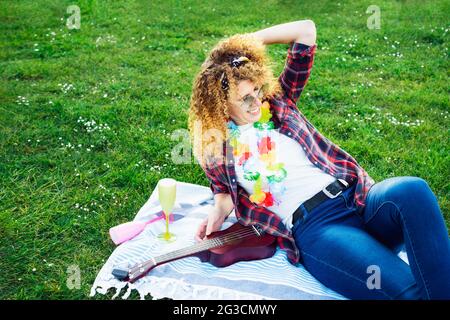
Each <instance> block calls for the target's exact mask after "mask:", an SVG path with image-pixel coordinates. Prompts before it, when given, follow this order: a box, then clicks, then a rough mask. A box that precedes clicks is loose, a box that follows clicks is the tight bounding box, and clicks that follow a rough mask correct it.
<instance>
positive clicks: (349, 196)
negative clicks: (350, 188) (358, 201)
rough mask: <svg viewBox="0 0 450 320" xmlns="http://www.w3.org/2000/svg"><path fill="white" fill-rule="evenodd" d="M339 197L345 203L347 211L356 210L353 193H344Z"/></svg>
mask: <svg viewBox="0 0 450 320" xmlns="http://www.w3.org/2000/svg"><path fill="white" fill-rule="evenodd" d="M339 197H340V198H341V200H342V201H343V203H344V205H345V206H346V208H347V209H349V210H351V209H355V200H354V196H353V193H351V192H343V193H341V194H340V195H339Z"/></svg>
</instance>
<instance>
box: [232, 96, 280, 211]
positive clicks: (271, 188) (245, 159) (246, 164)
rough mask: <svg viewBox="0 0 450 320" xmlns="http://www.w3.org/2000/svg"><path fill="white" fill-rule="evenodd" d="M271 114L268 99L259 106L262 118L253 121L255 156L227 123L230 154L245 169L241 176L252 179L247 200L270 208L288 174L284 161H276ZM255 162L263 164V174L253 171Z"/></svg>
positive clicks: (236, 128)
mask: <svg viewBox="0 0 450 320" xmlns="http://www.w3.org/2000/svg"><path fill="white" fill-rule="evenodd" d="M271 118H272V114H271V113H270V106H269V103H268V102H267V101H265V102H264V103H263V105H262V106H261V118H260V119H259V121H257V122H255V123H254V124H253V127H255V128H256V129H257V138H258V140H257V147H258V154H256V155H254V154H252V152H251V151H250V146H249V145H248V144H247V143H241V142H240V141H239V137H240V135H241V132H240V131H239V128H238V127H237V125H236V124H235V123H234V122H233V121H229V122H228V129H229V130H230V145H231V146H232V147H233V155H234V156H235V157H237V158H238V161H237V165H238V166H241V167H242V169H243V171H244V179H246V180H248V181H255V184H254V186H253V193H252V194H251V195H250V201H252V202H253V203H256V204H258V205H263V206H265V207H270V206H272V205H274V204H276V205H279V204H280V203H281V201H280V197H281V195H282V194H283V193H284V192H285V191H286V187H285V186H284V185H283V184H284V180H285V179H286V176H287V171H286V169H285V168H284V163H280V162H278V163H277V162H275V161H276V158H277V157H276V146H275V142H273V141H272V140H271V137H270V136H269V135H270V132H271V131H272V130H274V129H275V126H274V123H273V122H272V121H270V119H271ZM258 161H259V162H260V163H263V164H264V165H265V169H266V172H268V173H269V174H267V175H263V174H262V173H261V172H259V171H255V170H253V168H255V166H256V165H257V163H258ZM264 177H265V178H266V181H267V187H266V188H264V189H265V190H263V180H264Z"/></svg>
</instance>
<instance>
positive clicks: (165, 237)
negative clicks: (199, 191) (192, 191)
mask: <svg viewBox="0 0 450 320" xmlns="http://www.w3.org/2000/svg"><path fill="white" fill-rule="evenodd" d="M176 192H177V181H176V180H175V179H171V178H165V179H161V180H159V181H158V197H159V203H160V204H161V208H162V210H163V212H164V215H165V216H166V231H165V232H163V233H161V234H160V235H158V238H159V239H160V240H162V241H165V242H174V241H175V240H176V239H177V237H176V235H175V234H173V233H170V232H169V218H170V214H171V213H172V209H173V206H174V204H175V198H176Z"/></svg>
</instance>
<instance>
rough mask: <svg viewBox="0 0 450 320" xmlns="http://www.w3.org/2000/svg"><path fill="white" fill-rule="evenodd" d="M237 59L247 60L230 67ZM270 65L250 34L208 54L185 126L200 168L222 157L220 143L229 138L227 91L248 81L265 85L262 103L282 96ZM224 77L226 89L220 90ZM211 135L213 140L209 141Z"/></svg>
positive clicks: (224, 42)
mask: <svg viewBox="0 0 450 320" xmlns="http://www.w3.org/2000/svg"><path fill="white" fill-rule="evenodd" d="M240 56H245V57H247V58H248V59H249V60H250V61H249V62H247V63H245V64H243V65H242V66H239V67H233V66H232V65H231V64H230V61H231V60H232V59H233V58H234V57H240ZM272 66H273V65H272V63H271V61H270V60H269V58H268V56H267V55H266V46H265V45H264V43H263V42H262V41H261V40H260V39H259V38H257V37H255V36H253V35H251V34H236V35H233V36H231V37H229V38H226V39H223V40H220V41H219V42H218V43H217V45H216V46H214V48H213V49H212V50H211V51H210V53H209V55H208V57H207V58H206V60H205V61H204V62H203V64H202V65H201V70H200V72H199V73H198V74H197V76H196V77H195V80H194V83H193V89H192V95H191V99H190V109H189V123H188V125H189V132H190V137H191V142H192V145H193V152H194V156H195V158H196V159H197V160H198V162H199V163H200V165H201V166H202V167H204V166H206V165H207V164H208V163H209V162H210V161H214V162H215V161H217V160H218V159H217V156H218V155H219V157H223V152H222V150H223V149H222V146H223V141H224V139H227V138H228V136H227V121H228V120H229V114H228V108H229V101H228V98H229V92H230V90H233V92H236V91H235V90H237V86H238V83H239V81H243V80H249V81H251V82H252V83H253V84H255V86H262V85H264V84H266V85H267V89H266V91H265V92H264V96H263V98H262V100H263V101H264V100H268V99H270V98H273V97H275V96H276V95H279V94H280V93H281V86H280V84H279V82H278V80H277V79H276V78H275V77H274V75H273V72H272ZM224 75H225V76H226V79H227V80H228V85H229V89H228V90H224V89H222V81H221V79H222V77H223V76H224ZM210 135H212V137H213V138H214V141H210V137H209V136H210Z"/></svg>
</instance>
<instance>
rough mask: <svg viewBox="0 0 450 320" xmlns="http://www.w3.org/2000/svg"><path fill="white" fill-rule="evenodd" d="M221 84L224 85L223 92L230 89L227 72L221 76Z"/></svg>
mask: <svg viewBox="0 0 450 320" xmlns="http://www.w3.org/2000/svg"><path fill="white" fill-rule="evenodd" d="M220 82H221V83H222V89H223V90H228V88H229V87H230V86H229V84H228V78H227V75H226V74H225V71H224V72H223V73H222V75H221V76H220Z"/></svg>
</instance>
